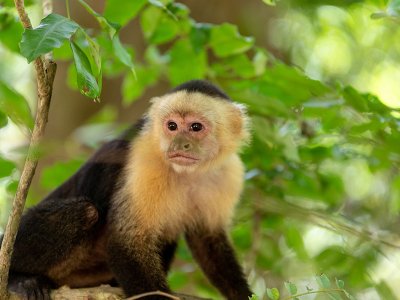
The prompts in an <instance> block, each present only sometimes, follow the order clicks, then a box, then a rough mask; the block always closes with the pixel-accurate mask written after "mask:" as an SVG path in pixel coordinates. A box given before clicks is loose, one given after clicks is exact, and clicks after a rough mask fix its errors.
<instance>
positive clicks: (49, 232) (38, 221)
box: [9, 197, 98, 299]
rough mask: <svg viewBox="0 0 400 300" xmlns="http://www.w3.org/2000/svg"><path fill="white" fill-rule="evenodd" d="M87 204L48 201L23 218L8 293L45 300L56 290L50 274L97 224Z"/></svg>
mask: <svg viewBox="0 0 400 300" xmlns="http://www.w3.org/2000/svg"><path fill="white" fill-rule="evenodd" d="M87 200H88V199H86V198H85V197H74V198H68V199H55V198H49V199H46V200H45V201H43V202H41V203H40V204H38V205H37V206H36V207H34V208H32V209H30V210H28V211H27V213H26V214H25V215H23V217H22V220H21V224H20V227H19V230H18V234H17V237H16V241H15V245H14V251H13V255H12V261H11V270H10V276H9V289H10V290H12V291H14V292H17V293H20V294H23V295H25V296H26V297H27V298H29V299H30V297H34V295H41V294H43V295H44V296H43V297H44V298H46V297H48V292H49V291H48V289H49V288H50V287H55V286H56V285H55V284H54V282H52V280H51V278H49V277H48V274H49V270H50V269H51V268H52V267H54V266H55V265H57V264H61V263H62V262H63V260H65V259H66V258H67V256H68V254H69V253H70V252H71V251H72V249H73V248H74V247H76V246H77V245H79V244H80V243H82V240H84V239H87V238H88V236H89V235H90V232H91V229H92V228H93V226H94V224H95V223H96V222H97V220H98V213H97V209H96V208H95V207H94V205H92V204H91V203H90V202H88V201H87ZM38 297H39V296H38ZM33 299H34V298H33Z"/></svg>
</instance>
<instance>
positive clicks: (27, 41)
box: [20, 14, 79, 62]
mask: <svg viewBox="0 0 400 300" xmlns="http://www.w3.org/2000/svg"><path fill="white" fill-rule="evenodd" d="M78 28H79V25H78V24H76V23H75V22H74V21H72V20H70V19H67V18H65V17H63V16H60V15H57V14H50V15H48V16H47V17H46V18H44V19H43V20H42V21H41V22H40V24H39V26H38V27H36V28H35V29H25V32H24V33H23V35H22V41H21V43H20V48H21V53H22V55H23V56H25V57H26V58H27V60H28V62H31V61H33V60H34V59H36V58H37V57H39V56H40V55H42V54H46V53H48V52H50V51H51V50H53V49H54V48H59V47H61V45H62V44H63V43H64V42H65V41H66V40H68V39H70V38H71V36H72V35H73V34H74V33H75V32H76V30H77V29H78Z"/></svg>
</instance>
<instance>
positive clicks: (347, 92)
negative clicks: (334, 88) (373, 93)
mask: <svg viewBox="0 0 400 300" xmlns="http://www.w3.org/2000/svg"><path fill="white" fill-rule="evenodd" d="M342 94H343V97H344V99H345V100H346V102H347V103H348V104H349V105H350V106H352V107H353V108H354V109H355V110H357V111H359V112H367V111H368V104H367V102H366V101H365V99H364V97H363V96H362V95H361V94H360V93H359V92H358V91H357V90H355V89H354V88H353V87H351V86H347V87H345V88H344V89H343V92H342Z"/></svg>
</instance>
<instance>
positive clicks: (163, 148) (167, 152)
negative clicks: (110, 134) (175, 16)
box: [9, 80, 252, 300]
mask: <svg viewBox="0 0 400 300" xmlns="http://www.w3.org/2000/svg"><path fill="white" fill-rule="evenodd" d="M151 103H152V105H151V107H150V109H149V111H148V113H147V114H146V115H145V116H144V117H143V119H142V120H141V121H140V122H139V123H138V124H136V125H135V126H133V127H132V128H131V129H130V130H128V131H127V132H125V133H124V134H123V135H122V136H120V137H119V138H117V139H115V140H112V141H110V142H108V143H106V144H105V145H104V146H103V147H102V148H100V150H98V151H97V152H96V153H95V154H94V155H93V157H92V158H90V159H89V160H88V162H87V163H86V164H84V165H83V166H82V167H81V168H80V169H79V170H78V171H77V173H76V174H74V175H73V176H72V177H71V178H69V179H68V180H67V181H66V182H64V183H63V184H62V185H61V186H60V187H58V188H57V189H55V190H54V191H53V192H52V193H51V194H49V195H48V196H47V197H46V198H45V199H44V200H43V201H42V202H40V203H39V204H38V205H37V206H35V207H33V208H31V209H29V210H28V211H27V212H26V213H25V214H24V215H23V217H22V222H21V225H20V228H19V232H18V235H17V238H16V242H15V246H14V252H13V255H12V263H11V270H10V276H9V289H10V290H11V291H14V292H17V293H19V294H21V295H23V297H25V298H26V299H50V289H53V288H57V287H59V286H62V285H68V286H69V287H72V288H77V287H89V286H96V285H100V284H105V283H111V284H113V283H114V284H115V283H116V284H118V285H119V286H121V287H122V289H123V290H124V292H125V294H126V296H132V295H137V294H141V293H145V292H151V291H164V292H171V291H170V288H169V287H168V283H167V272H168V270H169V267H170V265H171V262H172V259H173V256H174V252H175V249H176V245H177V240H178V238H179V237H180V236H182V235H183V236H184V237H185V239H186V242H187V244H188V246H189V248H190V250H191V252H192V253H193V256H194V258H195V259H196V261H197V262H198V263H199V265H200V267H201V268H202V270H203V271H204V273H205V274H206V276H207V277H208V279H209V280H210V281H211V283H212V284H213V285H214V286H215V287H217V288H218V289H219V291H220V292H221V293H222V294H223V295H224V296H225V297H226V298H227V299H233V300H234V299H240V300H244V299H248V297H249V296H251V295H252V292H251V291H250V289H249V286H248V284H247V282H246V279H245V277H244V274H243V271H242V268H241V267H240V265H239V263H238V261H237V259H236V258H235V253H234V250H233V248H232V246H231V243H230V241H229V239H228V236H227V228H228V226H229V224H230V221H231V219H232V215H233V211H234V208H235V205H236V203H237V202H238V200H239V196H240V193H241V190H242V186H243V175H244V174H243V173H244V169H243V164H242V162H241V160H240V158H239V156H238V151H239V150H240V148H241V146H242V145H243V144H245V143H246V142H247V141H248V138H249V128H248V118H247V116H246V113H245V110H244V107H243V106H241V105H240V104H237V103H234V102H232V101H231V100H230V98H229V97H228V96H227V95H226V94H225V93H224V92H222V91H221V90H220V89H218V88H217V87H215V86H214V85H212V84H210V83H208V82H205V81H199V80H195V81H189V82H187V83H184V84H182V85H180V86H178V87H177V88H175V89H174V90H172V91H171V92H169V93H168V94H166V95H164V96H162V97H156V98H154V99H152V100H151ZM146 299H166V298H165V297H162V296H159V295H157V296H155V295H153V296H149V297H146Z"/></svg>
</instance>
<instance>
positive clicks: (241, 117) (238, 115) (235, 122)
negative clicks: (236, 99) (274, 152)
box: [230, 103, 250, 143]
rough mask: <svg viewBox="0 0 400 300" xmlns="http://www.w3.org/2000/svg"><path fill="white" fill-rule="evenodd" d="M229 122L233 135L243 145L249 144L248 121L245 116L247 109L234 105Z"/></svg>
mask: <svg viewBox="0 0 400 300" xmlns="http://www.w3.org/2000/svg"><path fill="white" fill-rule="evenodd" d="M230 120H231V129H232V132H233V134H234V135H235V136H236V137H238V138H239V140H241V141H242V142H243V143H247V142H249V139H250V120H249V117H248V116H247V107H246V106H245V105H244V104H241V103H234V105H233V112H232V116H231V119H230Z"/></svg>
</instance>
